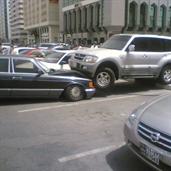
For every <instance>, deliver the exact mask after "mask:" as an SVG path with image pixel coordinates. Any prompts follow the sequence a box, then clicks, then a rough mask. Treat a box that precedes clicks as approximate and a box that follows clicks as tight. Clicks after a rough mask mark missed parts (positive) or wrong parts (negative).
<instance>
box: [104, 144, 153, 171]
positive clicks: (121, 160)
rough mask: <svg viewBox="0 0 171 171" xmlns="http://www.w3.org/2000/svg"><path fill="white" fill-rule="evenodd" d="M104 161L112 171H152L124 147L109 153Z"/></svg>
mask: <svg viewBox="0 0 171 171" xmlns="http://www.w3.org/2000/svg"><path fill="white" fill-rule="evenodd" d="M106 161H107V163H108V165H109V166H110V168H111V169H112V170H113V171H152V169H151V168H150V167H149V166H148V165H146V164H145V163H144V162H142V161H141V160H140V159H139V158H137V157H136V156H135V155H134V154H133V153H132V152H131V151H130V150H129V149H128V147H127V146H126V145H125V146H122V147H121V148H119V149H117V150H115V151H112V152H110V153H109V154H108V155H107V156H106Z"/></svg>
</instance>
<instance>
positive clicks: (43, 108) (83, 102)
mask: <svg viewBox="0 0 171 171" xmlns="http://www.w3.org/2000/svg"><path fill="white" fill-rule="evenodd" d="M136 96H138V95H133V96H124V97H115V98H107V99H99V100H92V101H86V102H85V101H80V102H79V103H70V104H64V105H58V106H49V107H42V108H34V109H26V110H19V111H18V112H19V113H24V112H31V111H36V110H47V109H54V108H60V107H67V106H76V105H81V104H88V103H97V102H101V101H103V102H104V101H110V100H118V99H125V98H130V97H136Z"/></svg>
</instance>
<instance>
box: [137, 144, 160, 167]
mask: <svg viewBox="0 0 171 171" xmlns="http://www.w3.org/2000/svg"><path fill="white" fill-rule="evenodd" d="M140 149H141V153H142V154H143V155H144V156H145V157H146V158H148V159H149V160H151V161H152V162H154V163H156V164H158V165H159V153H158V152H157V151H155V150H154V149H152V148H150V147H148V146H147V145H145V144H143V143H141V146H140Z"/></svg>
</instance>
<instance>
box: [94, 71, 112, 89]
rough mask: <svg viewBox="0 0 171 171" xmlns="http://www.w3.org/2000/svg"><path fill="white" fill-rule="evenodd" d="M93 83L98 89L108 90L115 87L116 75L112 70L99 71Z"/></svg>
mask: <svg viewBox="0 0 171 171" xmlns="http://www.w3.org/2000/svg"><path fill="white" fill-rule="evenodd" d="M93 81H94V85H95V87H96V88H97V89H107V88H110V87H112V86H113V85H114V82H115V74H114V72H113V71H112V70H111V69H110V68H101V69H98V70H97V72H96V74H95V76H94V79H93Z"/></svg>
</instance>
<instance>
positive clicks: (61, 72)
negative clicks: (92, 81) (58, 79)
mask: <svg viewBox="0 0 171 171" xmlns="http://www.w3.org/2000/svg"><path fill="white" fill-rule="evenodd" d="M49 75H55V76H56V75H57V76H72V77H81V78H88V77H87V76H85V75H84V74H82V73H80V72H78V71H75V70H65V69H58V70H56V71H55V72H51V73H49Z"/></svg>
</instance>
